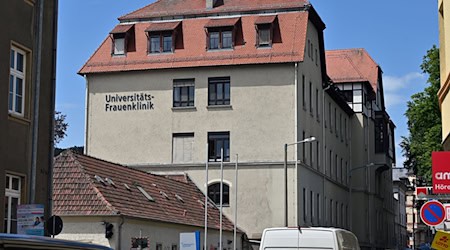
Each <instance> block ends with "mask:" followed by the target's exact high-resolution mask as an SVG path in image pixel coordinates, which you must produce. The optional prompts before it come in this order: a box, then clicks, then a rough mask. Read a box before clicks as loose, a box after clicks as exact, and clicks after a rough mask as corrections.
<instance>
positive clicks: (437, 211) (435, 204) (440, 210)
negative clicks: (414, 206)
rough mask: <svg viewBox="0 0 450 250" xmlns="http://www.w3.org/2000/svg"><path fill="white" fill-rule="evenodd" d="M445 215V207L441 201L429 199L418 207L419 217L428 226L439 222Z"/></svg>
mask: <svg viewBox="0 0 450 250" xmlns="http://www.w3.org/2000/svg"><path fill="white" fill-rule="evenodd" d="M445 217H446V213H445V208H444V205H442V203H440V202H439V201H436V200H432V201H429V202H427V203H425V204H423V206H422V208H420V218H421V219H422V221H423V223H425V224H427V225H428V226H430V227H434V226H437V225H439V224H441V223H442V222H443V221H444V220H445Z"/></svg>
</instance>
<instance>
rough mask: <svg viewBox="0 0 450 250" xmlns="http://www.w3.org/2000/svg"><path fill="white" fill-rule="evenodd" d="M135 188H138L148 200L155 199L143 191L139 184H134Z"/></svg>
mask: <svg viewBox="0 0 450 250" xmlns="http://www.w3.org/2000/svg"><path fill="white" fill-rule="evenodd" d="M136 188H137V189H139V191H141V193H142V194H143V195H144V196H145V197H146V198H147V199H148V200H149V201H155V199H153V197H151V196H150V195H149V194H148V193H147V191H145V190H144V189H143V188H142V187H141V186H136Z"/></svg>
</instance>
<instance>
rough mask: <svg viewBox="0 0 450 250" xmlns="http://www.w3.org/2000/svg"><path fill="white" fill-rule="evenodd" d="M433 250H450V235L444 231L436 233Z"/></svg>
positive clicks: (432, 245)
mask: <svg viewBox="0 0 450 250" xmlns="http://www.w3.org/2000/svg"><path fill="white" fill-rule="evenodd" d="M431 247H432V248H433V249H437V250H449V249H450V233H448V232H444V231H437V232H436V235H435V236H434V240H433V244H431Z"/></svg>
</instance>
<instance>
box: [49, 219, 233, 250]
mask: <svg viewBox="0 0 450 250" xmlns="http://www.w3.org/2000/svg"><path fill="white" fill-rule="evenodd" d="M62 219H63V221H64V228H63V231H62V232H61V234H59V235H58V236H56V238H59V239H66V240H75V241H80V242H86V243H94V244H99V245H103V246H108V247H111V248H113V249H130V248H131V241H132V238H148V240H149V247H150V249H157V245H161V247H162V248H161V249H180V237H179V235H180V233H192V232H195V231H201V233H200V245H201V246H200V248H201V249H203V245H204V234H203V231H204V228H199V227H194V226H185V225H177V224H173V223H163V222H155V221H150V220H142V219H136V218H128V217H120V216H105V217H102V216H63V217H62ZM105 222H108V223H111V224H112V225H113V236H112V238H110V239H107V238H105ZM222 237H223V242H225V243H224V244H225V245H224V246H223V247H224V249H233V232H228V231H224V232H223V236H222ZM241 237H242V234H241V233H237V237H236V239H237V243H236V246H237V248H238V249H241V247H242V240H241ZM218 242H219V231H218V230H213V229H210V230H208V245H209V246H212V247H217V246H218ZM208 249H209V247H208Z"/></svg>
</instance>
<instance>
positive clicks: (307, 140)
mask: <svg viewBox="0 0 450 250" xmlns="http://www.w3.org/2000/svg"><path fill="white" fill-rule="evenodd" d="M315 140H316V137H314V136H312V137H309V138H306V139H304V140H302V141H298V142H294V143H286V144H284V226H286V227H287V226H288V181H287V175H288V174H287V148H288V146H292V145H297V144H301V143H309V142H314V141H315Z"/></svg>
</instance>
